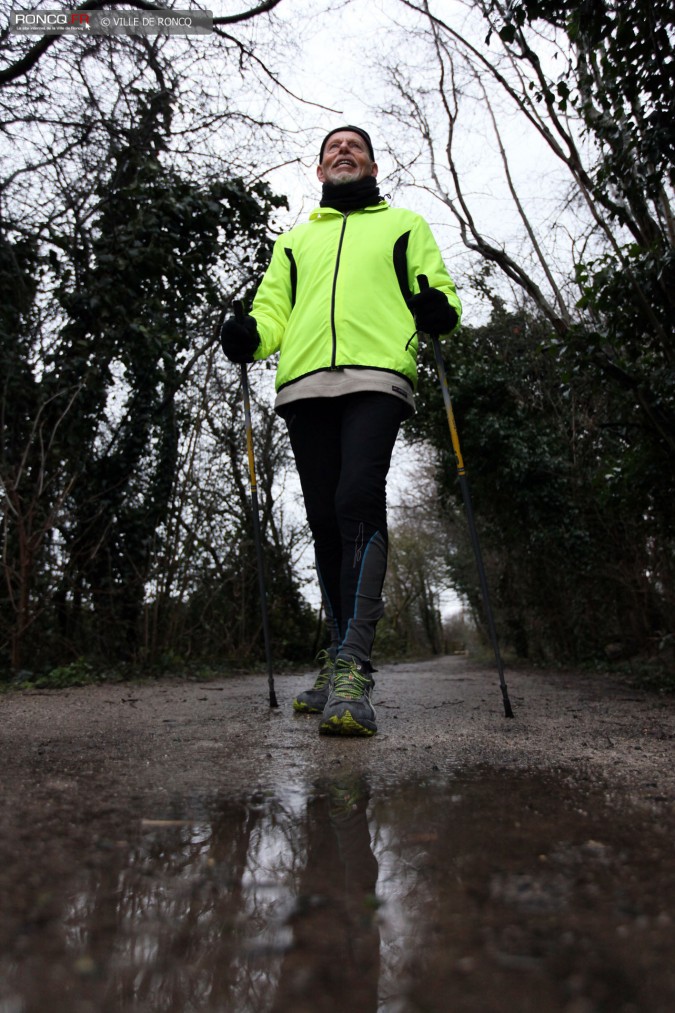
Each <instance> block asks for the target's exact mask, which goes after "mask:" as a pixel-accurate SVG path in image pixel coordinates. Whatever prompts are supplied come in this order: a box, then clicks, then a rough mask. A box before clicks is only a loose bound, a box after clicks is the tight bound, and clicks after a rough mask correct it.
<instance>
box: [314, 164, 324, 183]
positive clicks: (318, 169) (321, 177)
mask: <svg viewBox="0 0 675 1013" xmlns="http://www.w3.org/2000/svg"><path fill="white" fill-rule="evenodd" d="M316 175H317V177H318V180H319V183H325V182H326V177H325V176H324V174H323V169H322V168H321V165H317V167H316Z"/></svg>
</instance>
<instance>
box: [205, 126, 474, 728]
mask: <svg viewBox="0 0 675 1013" xmlns="http://www.w3.org/2000/svg"><path fill="white" fill-rule="evenodd" d="M317 176H318V178H319V180H320V182H321V183H322V184H323V192H322V199H321V202H320V205H319V207H318V208H316V209H315V210H314V211H313V212H312V213H311V215H310V217H309V221H308V222H306V223H303V224H301V225H297V226H296V227H295V228H293V229H291V231H290V232H287V233H285V234H284V235H282V236H280V237H279V238H278V239H277V241H276V243H275V246H274V251H273V254H272V259H271V261H270V265H269V267H268V269H267V271H266V273H265V276H264V278H263V280H262V282H261V284H260V287H259V289H258V291H257V293H256V296H255V299H254V301H253V306H252V308H251V315H250V316H247V317H245V318H244V319H243V320H236V319H235V318H232V317H231V318H228V319H227V320H226V321H225V323H224V324H223V328H222V332H221V343H222V346H223V349H224V351H225V354H226V355H227V356H228V357H229V358H230V359H231V360H232V361H233V362H240V363H241V362H252V361H254V360H256V359H264V358H266V357H267V356H269V355H272V354H273V353H274V352H277V351H278V352H279V353H280V355H279V365H278V369H277V374H276V390H277V397H276V402H275V409H276V411H277V412H278V413H279V414H280V415H281V416H282V417H283V418H284V420H285V421H286V425H287V427H288V433H289V437H290V441H291V447H292V449H293V454H294V457H295V461H296V465H297V468H298V474H299V476H300V482H301V485H302V491H303V496H304V500H305V508H306V510H307V519H308V522H309V526H310V529H311V531H312V535H313V538H314V548H315V558H316V567H317V573H318V577H319V583H320V587H321V594H322V600H323V604H324V609H325V613H326V617H327V624H328V628H329V632H330V645H329V646H328V649H327V650H326V651H325V652H322V655H321V661H322V665H321V670H320V672H319V674H318V676H317V678H316V681H315V683H314V685H313V687H312V688H311V689H308V690H305V691H304V692H302V693H300V694H299V695H298V696H297V697H296V698H295V700H294V701H293V706H294V708H295V710H296V711H299V712H314V713H320V714H321V720H320V722H319V730H320V731H321V732H322V733H324V734H338V735H373V734H374V733H375V732H376V731H377V725H376V721H375V711H374V708H373V704H372V690H373V686H374V680H373V668H372V665H371V661H370V659H371V650H372V646H373V641H374V639H375V629H376V626H377V622H378V620H379V619H380V618H381V616H382V614H383V611H384V609H383V602H382V586H383V583H384V577H385V572H386V566H387V519H386V478H387V473H388V470H389V465H390V461H391V454H392V451H393V448H394V443H395V441H396V436H397V434H398V430H399V427H400V424H401V422H402V421H403V420H404V419H405V418H407V417H408V416H409V415H411V414H412V413H413V412H414V392H415V388H416V385H417V368H416V358H417V344H418V341H417V331H416V328H419V330H420V331H422V332H425V333H436V334H441V335H444V334H449V333H450V332H451V331H452V330H454V329H455V327H457V325H458V323H459V319H460V315H461V304H460V301H459V298H458V297H457V293H456V291H455V286H454V283H453V281H452V279H451V278H450V275H449V274H448V272H447V270H446V268H445V265H444V263H443V259H442V257H441V253H440V250H439V249H438V246H437V244H436V242H435V240H434V238H433V235H432V233H431V230H430V228H429V226H428V225H427V223H426V222H425V220H424V219H423V218H421V217H420V216H419V215H417V214H415V213H414V212H412V211H408V210H405V209H402V208H393V207H391V206H390V205H389V204H388V203H387V202H386V201H385V200H382V199H381V197H380V194H379V190H378V188H377V163H376V162H375V155H374V152H373V146H372V142H371V139H370V137H369V135H368V134H367V133H366V131H365V130H362V129H361V128H360V127H356V126H352V125H348V126H344V127H337V128H336V129H334V130H331V131H330V132H329V133H328V134H327V135H326V137H325V138H324V140H323V143H322V145H321V151H320V154H319V165H318V168H317ZM420 276H425V277H426V278H427V279H428V284H429V287H428V288H422V289H421V288H420V282H419V278H420Z"/></svg>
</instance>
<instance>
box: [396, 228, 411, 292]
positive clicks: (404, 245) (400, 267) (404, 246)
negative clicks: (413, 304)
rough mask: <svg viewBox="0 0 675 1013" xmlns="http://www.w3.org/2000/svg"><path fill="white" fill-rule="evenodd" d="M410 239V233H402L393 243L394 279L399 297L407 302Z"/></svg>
mask: <svg viewBox="0 0 675 1013" xmlns="http://www.w3.org/2000/svg"><path fill="white" fill-rule="evenodd" d="M409 239H410V232H409V231H408V232H404V233H403V235H401V236H399V237H398V239H397V240H396V242H395V243H394V270H395V271H396V277H397V279H398V286H399V288H400V289H401V295H402V296H403V298H404V299H405V300H406V302H407V301H408V299H409V298H410V296H411V295H412V292H411V291H410V287H409V285H408V240H409Z"/></svg>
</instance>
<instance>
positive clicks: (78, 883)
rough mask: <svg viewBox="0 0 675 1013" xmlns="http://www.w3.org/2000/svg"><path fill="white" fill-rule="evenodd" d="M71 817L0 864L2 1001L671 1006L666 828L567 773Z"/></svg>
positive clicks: (207, 1009)
mask: <svg viewBox="0 0 675 1013" xmlns="http://www.w3.org/2000/svg"><path fill="white" fill-rule="evenodd" d="M145 809H146V810H147V806H146V807H145ZM74 821H75V816H72V819H71V822H70V823H69V822H68V820H67V819H66V820H63V821H61V822H60V823H59V824H58V826H57V828H56V829H55V831H54V840H53V842H52V845H51V850H50V849H49V848H45V849H43V850H42V852H39V851H38V852H37V854H36V857H35V858H34V860H33V863H32V864H30V863H28V864H27V861H26V858H25V856H22V855H21V854H17V860H16V870H15V873H12V870H11V869H8V868H5V870H4V873H3V875H2V881H1V882H2V911H1V913H0V941H1V943H2V952H1V954H0V1013H61V1011H63V1013H66V1011H67V1013H99V1011H101V1013H141V1011H143V1013H146V1011H147V1013H160V1011H161V1013H164V1011H166V1013H189V1011H200V1013H216V1011H218V1013H224V1011H235V1013H248V1011H255V1013H258V1011H263V1010H264V1011H268V1010H269V1011H273V1013H291V1011H292V1013H322V1011H329V1010H330V1011H334V1010H343V1009H345V1010H348V1011H350V1013H361V1011H363V1013H366V1011H376V1010H380V1011H388V1013H406V1011H420V1013H426V1011H443V1013H445V1011H452V1013H457V1011H459V1013H462V1011H480V1013H486V1011H487V1013H489V1011H502V1010H509V1011H510V1010H515V1011H517V1013H526V1011H530V1010H532V1011H535V1010H536V1011H537V1013H545V1011H549V1010H551V1011H557V1010H560V1011H564V1013H594V1011H612V1013H632V1011H649V1013H659V1011H664V1013H665V1011H666V1010H668V1011H670V1010H671V1009H672V1008H673V1007H674V1006H675V970H674V969H675V912H674V910H673V904H674V901H675V858H674V856H673V852H672V846H671V841H670V838H669V837H668V836H667V835H666V834H665V833H664V832H662V831H661V830H659V829H658V828H654V827H651V828H650V827H649V825H645V818H644V816H641V815H640V814H639V813H635V812H630V811H626V810H624V811H616V810H615V809H614V808H613V807H612V806H611V805H610V804H609V803H608V802H607V801H606V800H605V798H604V796H603V795H602V794H601V793H600V792H595V791H594V790H593V789H592V788H589V791H588V793H586V792H584V793H581V792H580V790H579V787H578V785H577V786H575V785H574V783H573V782H572V780H571V779H569V778H566V777H565V775H564V773H561V774H560V775H559V776H558V777H557V778H551V779H546V778H542V777H541V776H540V775H536V774H533V775H527V774H522V773H520V774H514V773H511V772H508V773H507V772H495V771H472V772H469V773H464V774H462V773H460V774H458V775H456V776H453V777H448V776H442V777H441V776H438V778H437V779H432V780H429V781H426V782H415V783H403V784H394V783H392V784H378V785H369V784H368V783H367V781H366V780H365V779H364V778H363V777H361V776H359V775H349V774H346V775H344V776H342V777H340V778H337V779H335V780H331V781H322V782H319V783H315V784H307V785H299V786H297V788H295V789H294V790H292V791H285V790H271V789H270V790H260V791H258V792H254V793H251V794H247V795H242V796H239V797H227V796H225V795H223V796H216V797H210V798H196V799H191V800H185V799H181V800H174V802H173V803H172V804H171V805H169V806H168V807H167V804H166V803H164V804H163V807H162V810H161V811H159V812H147V811H146V812H145V813H144V814H139V815H138V816H137V818H134V819H131V818H128V819H127V820H126V822H124V823H122V824H120V823H119V821H118V820H110V819H109V820H107V821H106V819H104V818H99V819H98V821H97V820H94V821H93V822H91V823H90V824H89V825H88V826H85V827H82V826H79V827H77V826H76V825H75V823H76V821H75V822H74ZM115 830H117V833H115ZM25 837H26V838H29V832H28V831H26V834H25ZM50 855H52V856H56V855H58V861H57V858H56V857H54V858H53V860H52V859H50ZM64 857H65V858H70V859H72V861H70V862H68V863H66V862H65V860H64ZM70 869H72V870H73V871H65V870H70Z"/></svg>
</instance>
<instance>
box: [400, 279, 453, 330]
mask: <svg viewBox="0 0 675 1013" xmlns="http://www.w3.org/2000/svg"><path fill="white" fill-rule="evenodd" d="M408 309H409V310H410V312H411V313H412V315H413V316H414V317H415V323H416V324H417V329H418V331H424V333H425V334H449V333H450V331H451V330H452V328H453V327H454V326H455V324H456V323H457V313H456V312H455V310H454V309H453V308H452V306H451V305H450V303H449V302H448V297H447V296H446V295H445V294H444V293H443V292H441V291H439V289H437V288H425V289H423V290H422V291H421V292H418V293H417V294H416V295H413V296H411V297H410V299H408Z"/></svg>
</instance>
